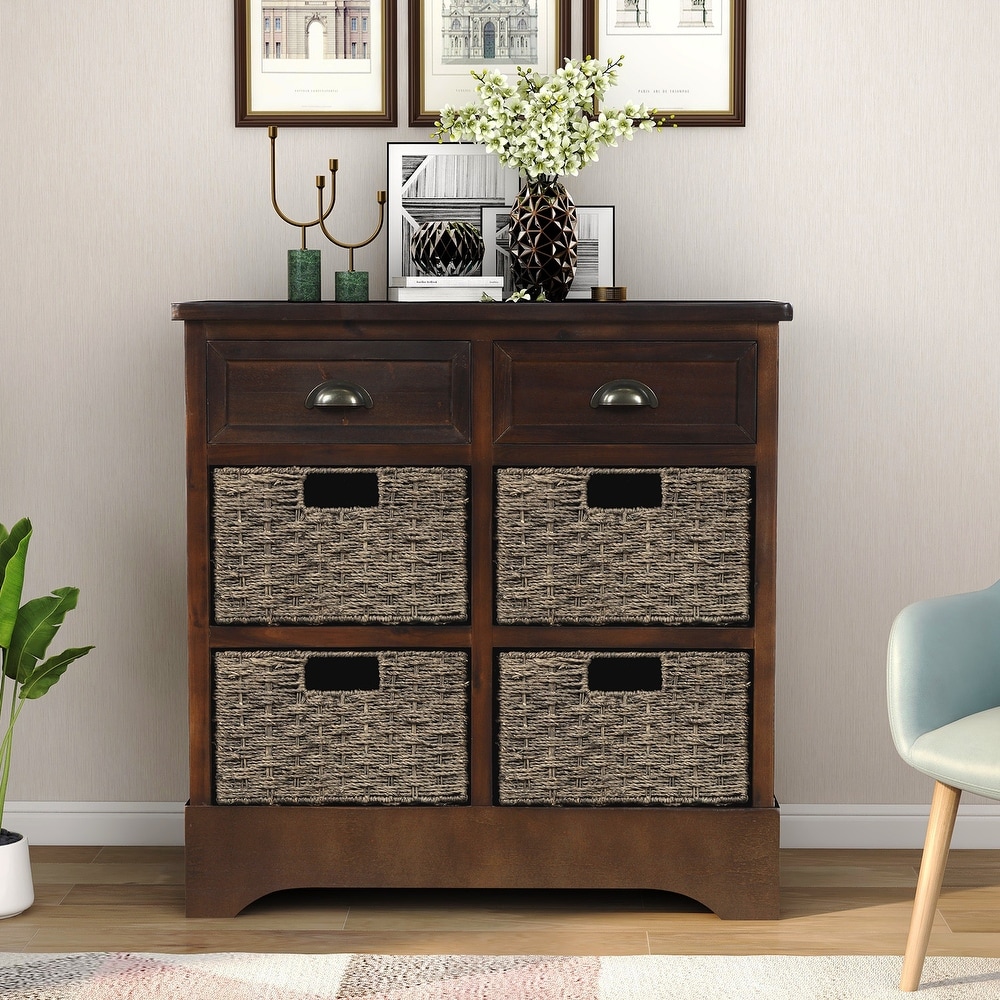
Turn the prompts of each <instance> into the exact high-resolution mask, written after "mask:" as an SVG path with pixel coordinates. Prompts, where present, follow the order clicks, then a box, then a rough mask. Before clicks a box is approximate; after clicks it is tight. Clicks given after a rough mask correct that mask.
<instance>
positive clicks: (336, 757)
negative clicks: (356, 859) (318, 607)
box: [214, 650, 469, 805]
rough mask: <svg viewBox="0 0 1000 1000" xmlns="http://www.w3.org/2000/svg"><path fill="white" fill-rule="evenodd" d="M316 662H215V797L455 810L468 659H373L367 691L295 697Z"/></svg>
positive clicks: (260, 654)
mask: <svg viewBox="0 0 1000 1000" xmlns="http://www.w3.org/2000/svg"><path fill="white" fill-rule="evenodd" d="M324 655H331V654H329V653H326V654H324V653H310V652H303V651H300V650H293V651H284V650H282V651H274V650H263V651H262V650H258V651H224V652H218V653H216V654H215V663H214V665H215V695H214V697H215V786H216V790H215V796H216V801H217V802H218V803H220V804H267V805H271V804H276V803H277V804H292V803H303V804H327V803H387V804H413V803H435V804H436V803H458V804H460V803H464V802H467V801H468V797H469V740H468V687H469V662H468V655H467V654H466V653H464V652H457V651H446V652H439V651H419V652H408V651H398V650H397V651H385V652H379V653H377V654H374V655H377V656H378V659H379V675H380V687H379V690H376V691H310V690H306V687H305V683H304V669H305V663H306V661H307V660H308V659H309V658H310V657H313V656H324ZM336 655H337V656H350V655H351V654H340V653H338V654H336ZM358 655H361V654H358ZM364 655H369V656H370V655H373V654H370V653H366V654H364Z"/></svg>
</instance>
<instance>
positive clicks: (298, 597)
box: [212, 466, 469, 625]
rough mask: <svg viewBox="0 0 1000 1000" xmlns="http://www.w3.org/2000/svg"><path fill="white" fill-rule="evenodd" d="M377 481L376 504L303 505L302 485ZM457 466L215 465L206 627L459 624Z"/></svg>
mask: <svg viewBox="0 0 1000 1000" xmlns="http://www.w3.org/2000/svg"><path fill="white" fill-rule="evenodd" d="M331 471H332V472H346V473H356V472H373V471H374V472H377V474H378V485H379V503H378V506H377V507H360V506H359V507H340V508H323V507H309V506H306V504H305V502H304V499H303V487H304V483H305V479H306V476H307V475H308V474H309V473H312V472H317V473H324V472H331ZM467 515H468V473H467V471H466V470H465V469H463V468H379V469H374V470H373V469H333V470H331V469H312V468H302V467H297V466H288V467H279V468H217V469H215V470H214V473H213V537H212V556H213V573H214V584H215V592H214V611H215V620H216V621H217V622H220V623H222V624H233V623H239V624H254V623H265V624H269V625H270V624H275V623H283V622H284V623H291V624H297V623H303V624H320V623H325V622H358V623H362V624H363V623H366V622H378V623H383V624H398V623H402V622H437V623H440V622H456V621H467V620H468V617H469V595H468V568H467V552H468V544H467V536H468V529H467V520H468V517H467Z"/></svg>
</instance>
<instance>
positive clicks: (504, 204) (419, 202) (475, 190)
mask: <svg viewBox="0 0 1000 1000" xmlns="http://www.w3.org/2000/svg"><path fill="white" fill-rule="evenodd" d="M387 149H388V161H389V162H388V182H387V184H388V187H387V192H386V206H385V208H386V233H387V239H386V242H387V245H388V251H387V252H388V270H387V274H388V277H389V278H390V279H391V278H398V277H405V276H407V275H411V274H416V273H417V270H416V268H415V267H414V265H413V259H412V257H411V256H410V238H411V237H412V236H413V232H414V230H415V229H416V228H417V227H418V226H420V225H422V224H423V223H425V222H435V221H442V220H445V219H448V220H455V221H461V222H469V223H472V224H473V225H474V226H476V227H477V228H479V227H481V226H482V218H483V216H482V213H483V209H485V208H495V209H497V210H498V211H503V212H509V211H510V206H511V205H512V204H513V201H514V198H515V197H516V196H517V189H518V176H517V171H516V170H511V169H510V167H505V166H503V164H501V162H500V161H499V160H498V159H497V157H496V155H495V154H494V153H491V152H490V151H489V150H488V149H486V147H485V146H477V145H476V144H475V143H464V142H457V143H437V142H390V143H387ZM487 263H488V262H487ZM482 273H484V274H497V273H499V272H497V271H493V270H489V269H485V270H484V271H483V272H482Z"/></svg>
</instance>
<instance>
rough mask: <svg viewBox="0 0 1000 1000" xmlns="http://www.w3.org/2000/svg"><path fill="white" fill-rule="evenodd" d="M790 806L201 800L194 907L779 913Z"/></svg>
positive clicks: (193, 865) (191, 861) (189, 819)
mask: <svg viewBox="0 0 1000 1000" xmlns="http://www.w3.org/2000/svg"><path fill="white" fill-rule="evenodd" d="M778 836H779V830H778V809H777V806H775V807H772V808H730V807H726V808H717V809H716V808H648V807H646V808H642V809H638V808H636V809H629V808H624V809H618V808H609V807H604V808H599V809H598V808H585V807H584V808H575V807H556V808H548V807H518V806H504V807H494V806H464V807H451V808H442V807H435V806H427V807H424V806H399V807H393V808H388V809H386V808H377V807H352V806H336V807H323V806H280V807H276V806H190V805H189V806H188V807H187V808H186V809H185V845H186V852H185V856H186V868H187V870H186V887H187V915H188V916H189V917H232V916H236V914H238V913H239V912H240V910H242V909H243V908H244V907H245V906H247V905H249V904H250V903H252V902H253V901H254V900H256V899H259V898H260V897H262V896H265V895H267V894H268V893H271V892H276V891H279V890H281V889H300V888H440V889H454V888H466V889H487V888H489V889H495V888H509V889H612V888H616V889H661V890H665V891H669V892H676V893H680V894H681V895H684V896H688V897H690V898H692V899H695V900H697V901H698V902H700V903H702V904H704V905H705V906H707V907H709V909H711V910H712V911H714V912H715V913H716V914H717V915H718V916H719V917H722V918H723V919H727V920H776V919H777V917H778Z"/></svg>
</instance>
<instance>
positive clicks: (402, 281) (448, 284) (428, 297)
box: [389, 274, 503, 302]
mask: <svg viewBox="0 0 1000 1000" xmlns="http://www.w3.org/2000/svg"><path fill="white" fill-rule="evenodd" d="M484 295H488V296H489V297H490V298H491V299H497V300H500V299H502V298H503V277H502V276H500V275H496V276H494V275H483V274H474V275H467V276H466V277H462V278H439V277H435V276H434V275H430V274H413V275H408V276H407V277H404V278H390V279H389V301H390V302H480V301H482V298H483V296H484Z"/></svg>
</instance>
